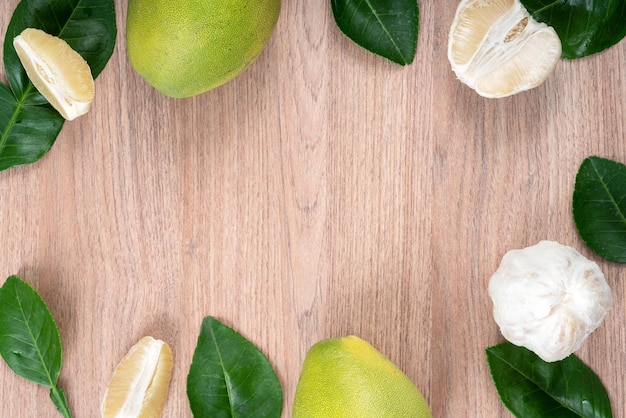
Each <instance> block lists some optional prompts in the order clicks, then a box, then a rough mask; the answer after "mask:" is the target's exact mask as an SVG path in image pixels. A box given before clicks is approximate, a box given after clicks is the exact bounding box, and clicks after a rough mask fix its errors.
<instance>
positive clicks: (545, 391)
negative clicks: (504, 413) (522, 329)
mask: <svg viewBox="0 0 626 418" xmlns="http://www.w3.org/2000/svg"><path fill="white" fill-rule="evenodd" d="M486 355H487V362H488V364H489V369H490V371H491V376H492V378H493V381H494V383H495V386H496V390H497V391H498V394H499V395H500V399H501V401H502V403H503V404H504V405H505V406H506V407H507V408H508V409H509V411H511V412H512V413H513V415H515V416H516V417H518V418H574V417H577V418H580V417H584V418H611V417H612V416H613V413H612V412H611V403H610V400H609V396H608V394H607V392H606V389H605V388H604V386H603V385H602V382H601V381H600V379H599V378H598V376H597V375H596V374H595V373H594V372H593V371H592V370H591V369H589V368H588V367H587V366H586V365H585V364H584V363H583V362H582V361H580V359H579V358H578V357H576V356H575V355H574V354H571V355H570V356H568V357H566V358H565V359H563V360H561V361H557V362H552V363H548V362H545V361H543V360H541V359H540V358H539V357H538V356H537V355H536V354H535V353H533V352H532V351H530V350H528V349H526V348H523V347H518V346H516V345H513V344H511V343H509V342H505V343H501V344H498V345H495V346H492V347H489V348H487V350H486Z"/></svg>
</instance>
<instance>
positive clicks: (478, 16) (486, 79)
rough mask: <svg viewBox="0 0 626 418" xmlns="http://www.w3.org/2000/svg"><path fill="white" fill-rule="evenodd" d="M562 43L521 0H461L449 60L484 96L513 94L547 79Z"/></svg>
mask: <svg viewBox="0 0 626 418" xmlns="http://www.w3.org/2000/svg"><path fill="white" fill-rule="evenodd" d="M560 58H561V41H560V39H559V37H558V35H557V33H556V32H555V31H554V29H553V28H551V27H550V26H548V25H546V24H544V23H540V22H537V21H536V20H534V19H533V18H532V16H531V15H530V14H529V13H528V11H527V10H526V9H525V8H524V6H523V5H522V4H521V3H520V1H519V0H461V2H460V3H459V5H458V7H457V11H456V14H455V17H454V20H453V22H452V25H451V27H450V33H449V38H448V60H449V61H450V64H451V66H452V70H453V71H454V72H455V74H456V76H457V78H458V79H459V80H460V81H461V82H463V83H464V84H466V85H467V86H469V87H471V88H472V89H474V90H475V91H476V92H477V93H478V94H480V95H481V96H484V97H489V98H497V97H506V96H511V95H513V94H516V93H520V92H522V91H526V90H529V89H532V88H534V87H537V86H539V85H540V84H541V83H543V82H544V81H545V80H546V79H547V78H548V77H549V76H550V74H552V72H553V71H554V69H555V67H556V65H557V63H558V61H559V60H560Z"/></svg>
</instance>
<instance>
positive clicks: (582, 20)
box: [521, 0, 626, 59]
mask: <svg viewBox="0 0 626 418" xmlns="http://www.w3.org/2000/svg"><path fill="white" fill-rule="evenodd" d="M521 2H522V4H523V5H524V7H526V9H528V11H529V12H530V14H531V15H532V16H533V17H534V18H535V19H536V20H537V21H539V22H545V23H546V24H548V25H550V26H552V27H553V28H554V30H555V31H556V32H557V34H558V35H559V38H560V39H561V44H562V46H563V52H562V56H563V58H567V59H575V58H581V57H585V56H587V55H591V54H595V53H597V52H600V51H603V50H605V49H606V48H609V47H611V46H613V45H615V44H616V43H618V42H619V41H620V40H621V39H622V38H624V36H626V23H625V22H626V0H603V1H582V0H548V1H546V0H521Z"/></svg>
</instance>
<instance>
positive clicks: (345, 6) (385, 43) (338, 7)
mask: <svg viewBox="0 0 626 418" xmlns="http://www.w3.org/2000/svg"><path fill="white" fill-rule="evenodd" d="M331 6H332V10H333V17H334V18H335V22H336V23H337V26H339V29H341V31H342V32H343V33H344V34H345V35H346V36H347V37H348V38H350V39H352V41H354V42H355V43H357V44H358V45H360V46H362V47H363V48H365V49H367V50H368V51H370V52H373V53H375V54H378V55H380V56H382V57H385V58H387V59H389V60H391V61H393V62H395V63H397V64H400V65H407V64H410V63H412V62H413V59H414V58H415V50H416V48H417V29H418V25H419V8H418V5H417V1H416V0H365V1H363V0H331Z"/></svg>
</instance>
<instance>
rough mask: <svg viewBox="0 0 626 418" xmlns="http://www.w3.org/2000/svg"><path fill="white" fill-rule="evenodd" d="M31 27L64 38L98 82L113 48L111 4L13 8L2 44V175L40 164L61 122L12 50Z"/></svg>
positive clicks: (88, 1)
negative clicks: (3, 77) (6, 82)
mask: <svg viewBox="0 0 626 418" xmlns="http://www.w3.org/2000/svg"><path fill="white" fill-rule="evenodd" d="M29 27H33V28H39V29H42V30H44V31H45V32H48V33H50V34H52V35H55V36H59V37H60V38H61V39H64V40H65V41H66V42H67V43H68V44H69V45H70V46H71V47H72V48H74V49H75V50H76V51H78V53H79V54H81V56H82V57H83V58H84V59H85V60H86V61H87V63H88V64H89V66H90V68H91V72H92V74H93V76H94V78H96V77H97V76H98V75H99V74H100V72H101V71H102V70H103V69H104V67H105V66H106V63H107V62H108V60H109V58H110V57H111V55H112V53H113V49H114V47H115V40H116V36H117V27H116V22H115V8H114V2H113V0H55V1H49V0H22V1H21V2H20V3H19V4H18V5H17V7H16V8H15V11H14V12H13V16H12V17H11V21H10V22H9V25H8V27H7V32H6V35H5V39H4V50H3V59H4V66H5V70H6V74H7V79H8V81H9V86H10V90H9V89H7V88H6V86H1V87H0V114H1V116H0V170H5V169H7V168H10V167H15V166H18V165H23V164H30V163H33V162H35V161H37V160H39V159H40V158H41V157H42V156H43V155H45V154H46V152H48V151H49V150H50V148H51V147H52V145H53V144H54V141H55V140H56V138H57V136H58V134H59V132H60V130H61V128H62V126H63V123H64V121H65V120H64V119H63V118H62V117H61V116H60V115H59V114H58V112H57V111H56V110H54V109H53V108H52V107H51V106H50V105H49V104H48V103H47V101H46V99H45V98H44V97H43V96H42V95H41V94H39V92H38V91H37V90H36V89H35V87H34V86H33V85H32V83H31V82H30V80H29V79H28V76H27V75H26V72H25V71H24V68H23V67H22V64H21V63H20V61H19V58H18V56H17V53H16V52H15V48H13V39H14V38H15V37H16V36H17V35H19V34H20V33H21V32H22V30H24V29H26V28H29Z"/></svg>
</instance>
